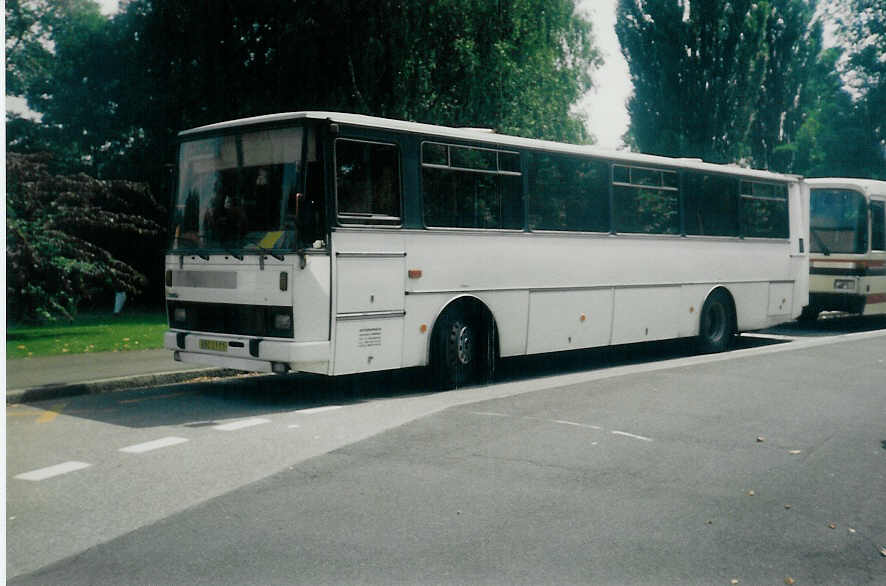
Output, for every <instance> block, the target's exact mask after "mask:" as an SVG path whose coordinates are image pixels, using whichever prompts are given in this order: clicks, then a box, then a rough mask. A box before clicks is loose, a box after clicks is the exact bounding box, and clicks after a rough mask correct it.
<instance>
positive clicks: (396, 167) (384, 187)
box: [335, 139, 400, 225]
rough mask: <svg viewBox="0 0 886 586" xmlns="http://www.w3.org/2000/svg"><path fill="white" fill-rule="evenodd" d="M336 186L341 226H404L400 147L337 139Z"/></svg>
mask: <svg viewBox="0 0 886 586" xmlns="http://www.w3.org/2000/svg"><path fill="white" fill-rule="evenodd" d="M335 184H336V197H337V202H338V221H339V222H340V223H342V224H367V223H372V224H377V223H383V224H388V225H390V224H399V223H400V153H399V150H398V149H397V146H396V145H392V144H382V143H374V142H363V141H357V140H348V139H339V140H337V141H336V142H335Z"/></svg>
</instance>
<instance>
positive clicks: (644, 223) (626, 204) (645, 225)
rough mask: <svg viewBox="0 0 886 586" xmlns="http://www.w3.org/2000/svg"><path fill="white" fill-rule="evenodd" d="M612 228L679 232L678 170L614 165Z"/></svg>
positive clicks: (654, 232) (628, 231)
mask: <svg viewBox="0 0 886 586" xmlns="http://www.w3.org/2000/svg"><path fill="white" fill-rule="evenodd" d="M612 171H613V175H612V177H613V181H612V184H613V194H614V196H615V197H614V203H615V210H614V211H615V231H616V232H625V233H629V234H631V233H633V234H679V233H680V199H679V190H678V188H677V173H676V172H674V171H666V170H664V169H650V168H645V167H625V166H622V165H615V166H614V167H613V170H612Z"/></svg>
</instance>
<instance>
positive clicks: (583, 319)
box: [578, 314, 588, 321]
mask: <svg viewBox="0 0 886 586" xmlns="http://www.w3.org/2000/svg"><path fill="white" fill-rule="evenodd" d="M578 319H580V320H581V321H585V320H586V319H588V316H586V315H585V314H581V317H580V318H578Z"/></svg>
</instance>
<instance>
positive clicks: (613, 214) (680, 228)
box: [609, 160, 686, 238]
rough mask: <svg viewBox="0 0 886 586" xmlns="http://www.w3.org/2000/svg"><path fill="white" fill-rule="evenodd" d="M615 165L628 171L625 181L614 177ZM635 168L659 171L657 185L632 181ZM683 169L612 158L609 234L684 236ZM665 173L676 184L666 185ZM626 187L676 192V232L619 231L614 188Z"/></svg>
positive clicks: (659, 236)
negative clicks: (668, 174)
mask: <svg viewBox="0 0 886 586" xmlns="http://www.w3.org/2000/svg"><path fill="white" fill-rule="evenodd" d="M616 167H623V168H625V169H627V171H628V180H627V182H625V181H616V178H615V169H616ZM632 169H637V170H639V171H652V172H655V173H659V174H660V175H659V185H643V184H638V183H633V182H632V179H631V170H632ZM683 171H685V170H684V169H681V168H671V167H667V166H661V167H652V166H648V165H646V164H644V163H640V164H633V163H631V162H629V161H619V160H613V161H611V162H610V181H609V211H610V221H609V228H610V234H615V235H619V236H630V237H635V236H638V237H643V238H649V237H651V238H675V237H676V238H680V237H683V236H686V233H685V229H684V225H683V224H684V222H683V192H682V189H681V188H682V184H683V179H682V174H683ZM665 173H670V174H672V175H673V176H674V178H675V179H676V181H675V184H676V185H666V184H665V180H664V178H665ZM619 187H622V188H628V189H650V190H657V191H659V192H674V193H676V194H677V226H676V228H677V231H676V232H629V231H620V230H619V229H618V226H617V225H616V224H617V219H618V218H617V210H616V197H615V190H616V188H619Z"/></svg>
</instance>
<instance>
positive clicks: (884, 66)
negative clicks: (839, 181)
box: [824, 0, 886, 179]
mask: <svg viewBox="0 0 886 586" xmlns="http://www.w3.org/2000/svg"><path fill="white" fill-rule="evenodd" d="M824 4H825V8H826V10H827V12H828V14H829V16H830V17H831V18H832V19H833V20H834V21H835V22H836V24H837V36H838V39H839V40H840V42H841V44H842V45H843V46H844V47H845V48H846V58H845V59H843V60H841V61H840V62H839V63H838V65H839V69H840V73H841V74H842V77H843V80H844V81H845V82H846V84H847V85H848V86H849V88H850V89H851V91H852V93H853V97H854V98H855V99H854V107H855V110H856V115H857V117H858V119H859V120H860V121H861V125H862V128H863V129H864V136H859V137H855V138H856V139H857V140H859V139H860V140H861V141H862V143H863V144H864V145H865V146H866V149H867V150H866V153H867V156H865V157H864V159H863V160H864V162H865V163H866V165H865V167H866V173H864V175H863V176H870V177H878V178H881V179H886V120H884V112H886V58H884V55H886V4H884V3H883V2H882V0H848V1H847V0H842V1H837V0H827V1H826V2H825V3H824Z"/></svg>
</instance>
